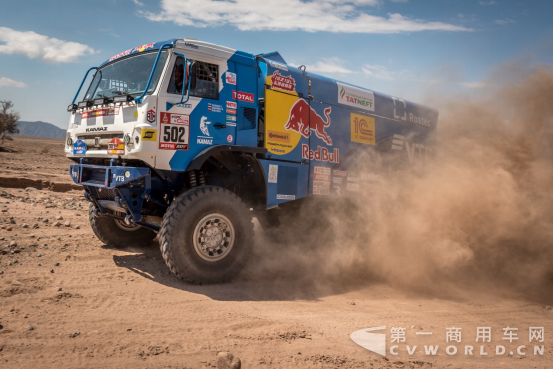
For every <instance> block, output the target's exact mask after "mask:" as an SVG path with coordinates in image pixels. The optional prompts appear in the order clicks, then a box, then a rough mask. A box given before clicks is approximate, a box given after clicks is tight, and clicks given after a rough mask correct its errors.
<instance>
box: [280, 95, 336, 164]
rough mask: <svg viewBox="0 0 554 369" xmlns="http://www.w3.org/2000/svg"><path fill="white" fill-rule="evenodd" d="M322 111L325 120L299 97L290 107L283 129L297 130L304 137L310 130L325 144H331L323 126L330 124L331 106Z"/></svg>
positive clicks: (307, 135)
mask: <svg viewBox="0 0 554 369" xmlns="http://www.w3.org/2000/svg"><path fill="white" fill-rule="evenodd" d="M323 113H324V114H325V118H326V120H323V118H322V117H321V116H320V115H318V114H317V113H316V111H315V110H314V109H312V108H311V107H310V105H308V103H307V102H306V101H305V100H303V99H299V100H298V101H296V102H295V103H294V105H293V106H292V108H291V109H290V113H289V119H288V121H287V123H286V124H285V129H287V130H290V131H295V132H298V133H300V134H302V136H304V137H306V138H308V137H310V133H311V132H310V130H312V131H314V132H315V135H316V136H317V137H319V138H321V139H322V140H323V141H324V142H325V143H326V144H327V145H329V146H332V145H333V140H332V139H331V137H330V136H329V135H328V134H327V132H325V128H327V127H329V126H330V125H331V107H328V108H325V110H324V111H323ZM302 152H304V150H302ZM337 162H338V161H337Z"/></svg>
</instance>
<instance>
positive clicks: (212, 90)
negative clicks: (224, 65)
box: [190, 61, 219, 100]
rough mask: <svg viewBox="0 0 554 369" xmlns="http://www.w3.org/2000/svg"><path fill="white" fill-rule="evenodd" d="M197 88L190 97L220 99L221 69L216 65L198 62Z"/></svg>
mask: <svg viewBox="0 0 554 369" xmlns="http://www.w3.org/2000/svg"><path fill="white" fill-rule="evenodd" d="M195 73H196V88H195V89H194V90H192V91H191V92H190V96H197V97H204V98H208V99H215V100H218V99H219V82H218V81H219V68H218V66H217V65H215V64H210V63H204V62H200V61H197V62H196V71H195Z"/></svg>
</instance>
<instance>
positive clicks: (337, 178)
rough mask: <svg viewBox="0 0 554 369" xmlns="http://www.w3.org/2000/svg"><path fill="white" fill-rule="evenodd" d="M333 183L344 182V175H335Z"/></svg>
mask: <svg viewBox="0 0 554 369" xmlns="http://www.w3.org/2000/svg"><path fill="white" fill-rule="evenodd" d="M333 183H336V184H342V177H333Z"/></svg>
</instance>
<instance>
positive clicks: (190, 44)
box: [185, 42, 198, 50]
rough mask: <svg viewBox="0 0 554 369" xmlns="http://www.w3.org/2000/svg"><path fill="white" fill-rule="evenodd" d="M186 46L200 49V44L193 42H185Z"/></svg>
mask: <svg viewBox="0 0 554 369" xmlns="http://www.w3.org/2000/svg"><path fill="white" fill-rule="evenodd" d="M185 46H186V47H190V48H191V49H195V50H198V45H196V44H193V43H192V42H185Z"/></svg>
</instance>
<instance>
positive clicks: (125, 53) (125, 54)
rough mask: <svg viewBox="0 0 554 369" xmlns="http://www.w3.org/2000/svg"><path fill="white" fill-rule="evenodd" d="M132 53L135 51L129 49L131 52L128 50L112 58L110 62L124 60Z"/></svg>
mask: <svg viewBox="0 0 554 369" xmlns="http://www.w3.org/2000/svg"><path fill="white" fill-rule="evenodd" d="M132 51H133V49H129V50H126V51H124V52H122V53H119V54H116V55H114V56H112V57H111V58H110V60H109V61H112V60H115V59H119V58H122V57H124V56H127V55H129V54H130V53H131V52H132Z"/></svg>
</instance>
